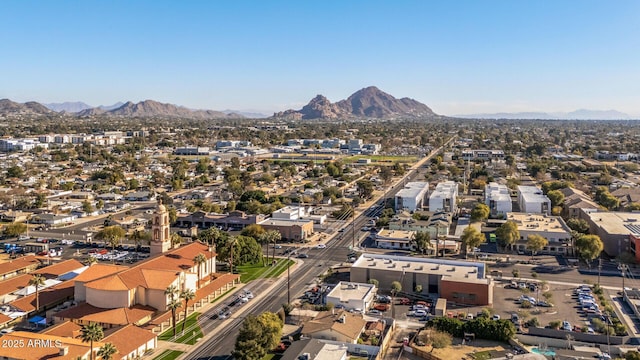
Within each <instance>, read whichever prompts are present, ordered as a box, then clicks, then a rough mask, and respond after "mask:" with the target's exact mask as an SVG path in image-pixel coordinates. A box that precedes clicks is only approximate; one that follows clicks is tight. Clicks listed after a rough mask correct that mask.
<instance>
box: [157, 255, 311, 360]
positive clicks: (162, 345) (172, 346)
mask: <svg viewBox="0 0 640 360" xmlns="http://www.w3.org/2000/svg"><path fill="white" fill-rule="evenodd" d="M292 260H294V261H295V263H294V264H293V265H292V266H291V273H292V274H293V273H295V271H296V270H298V268H299V267H300V265H301V264H303V261H301V260H299V259H292ZM262 280H264V279H262ZM271 280H273V281H272V283H271V285H269V287H267V288H266V289H264V290H263V291H261V292H260V293H259V294H255V298H254V299H253V300H251V301H252V302H259V301H261V300H262V299H263V298H265V297H266V296H269V295H271V294H272V292H273V289H274V288H275V287H277V286H278V285H279V284H280V283H281V282H282V281H286V272H283V273H282V274H281V275H280V276H279V277H278V278H276V279H271ZM252 281H254V280H252ZM248 284H249V283H247V284H242V283H240V284H238V286H236V288H235V289H234V290H232V291H230V292H229V293H227V294H225V295H224V297H222V298H219V300H218V301H216V302H215V303H207V304H206V305H204V306H203V307H201V308H199V309H198V312H200V313H205V312H207V311H209V310H210V309H211V308H213V307H216V306H219V305H220V304H221V303H224V302H225V301H226V300H227V299H228V298H230V297H232V296H233V295H234V294H236V293H237V292H238V291H239V290H241V289H243V288H244V287H245V286H246V285H248ZM246 309H247V308H246V307H242V308H239V309H238V310H237V311H236V312H234V315H235V317H237V316H239V315H242V314H244V313H245V312H246V311H247V310H246ZM232 320H233V318H228V319H226V320H224V321H223V322H222V323H220V324H219V325H218V327H217V329H224V328H225V327H226V326H227V325H228V324H229V322H231V321H232ZM218 334H219V333H218V332H217V331H209V332H208V333H205V334H204V336H203V337H202V338H200V339H199V340H198V342H197V343H196V344H195V345H188V344H180V343H175V342H172V341H161V340H158V346H157V347H156V349H155V350H154V352H153V354H151V355H148V356H145V357H144V359H153V358H155V357H157V356H159V355H160V354H162V352H164V351H165V350H175V351H182V352H184V354H182V355H180V356H179V357H178V359H184V358H186V357H187V356H188V355H189V352H190V351H191V350H193V349H195V348H196V347H197V346H199V345H200V344H202V343H205V342H207V341H208V340H209V339H210V338H212V337H213V336H216V335H218Z"/></svg>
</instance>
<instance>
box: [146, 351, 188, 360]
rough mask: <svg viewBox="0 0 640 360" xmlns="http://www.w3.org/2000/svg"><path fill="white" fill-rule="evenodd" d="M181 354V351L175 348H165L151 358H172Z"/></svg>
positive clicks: (168, 359) (163, 359) (156, 359)
mask: <svg viewBox="0 0 640 360" xmlns="http://www.w3.org/2000/svg"><path fill="white" fill-rule="evenodd" d="M180 355H182V351H177V350H165V351H163V352H162V353H161V354H160V355H158V356H156V357H154V358H153V360H173V359H177V358H178V356H180Z"/></svg>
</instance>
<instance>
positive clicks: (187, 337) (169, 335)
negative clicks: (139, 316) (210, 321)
mask: <svg viewBox="0 0 640 360" xmlns="http://www.w3.org/2000/svg"><path fill="white" fill-rule="evenodd" d="M198 316H200V313H199V312H194V313H193V314H191V315H189V316H188V317H187V324H186V325H185V327H184V334H182V323H183V322H184V321H180V322H178V325H177V327H176V329H177V332H176V338H174V337H173V328H170V329H169V330H167V331H165V332H163V333H162V334H160V336H158V340H165V341H172V342H176V343H180V344H189V345H193V344H195V343H196V341H197V340H198V339H200V338H201V337H202V336H203V334H202V329H200V325H198Z"/></svg>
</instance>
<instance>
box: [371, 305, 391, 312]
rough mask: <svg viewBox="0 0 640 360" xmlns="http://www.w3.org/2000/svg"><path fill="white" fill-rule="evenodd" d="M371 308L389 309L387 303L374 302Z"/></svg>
mask: <svg viewBox="0 0 640 360" xmlns="http://www.w3.org/2000/svg"><path fill="white" fill-rule="evenodd" d="M373 308H374V309H376V310H378V311H387V310H389V305H387V304H376V305H375V306H374V307H373Z"/></svg>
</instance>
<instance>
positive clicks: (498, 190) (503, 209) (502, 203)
mask: <svg viewBox="0 0 640 360" xmlns="http://www.w3.org/2000/svg"><path fill="white" fill-rule="evenodd" d="M484 203H485V204H486V205H487V206H488V207H489V211H490V212H491V215H492V216H499V215H502V216H506V214H507V213H508V212H511V211H512V210H513V207H512V204H511V190H510V189H509V188H508V187H507V186H506V185H502V184H498V183H496V182H490V183H488V184H487V185H486V186H485V188H484Z"/></svg>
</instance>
